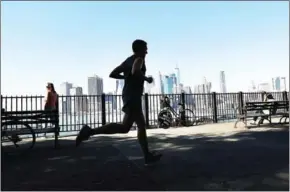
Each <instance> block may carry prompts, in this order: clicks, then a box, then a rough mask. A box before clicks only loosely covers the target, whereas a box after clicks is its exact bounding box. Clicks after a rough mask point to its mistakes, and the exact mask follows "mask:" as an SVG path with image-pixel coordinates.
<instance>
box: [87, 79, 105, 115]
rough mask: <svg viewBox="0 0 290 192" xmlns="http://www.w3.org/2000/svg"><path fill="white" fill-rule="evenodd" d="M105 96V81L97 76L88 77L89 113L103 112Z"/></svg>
mask: <svg viewBox="0 0 290 192" xmlns="http://www.w3.org/2000/svg"><path fill="white" fill-rule="evenodd" d="M102 94H103V79H102V78H101V77H99V76H97V75H95V76H92V77H88V95H89V111H90V112H93V111H100V110H101V97H100V95H102Z"/></svg>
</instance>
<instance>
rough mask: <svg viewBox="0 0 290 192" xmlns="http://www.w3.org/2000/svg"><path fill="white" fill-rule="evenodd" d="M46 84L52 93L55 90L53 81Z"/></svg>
mask: <svg viewBox="0 0 290 192" xmlns="http://www.w3.org/2000/svg"><path fill="white" fill-rule="evenodd" d="M47 86H48V87H50V89H51V91H52V92H53V93H56V91H55V89H54V85H53V83H48V85H47Z"/></svg>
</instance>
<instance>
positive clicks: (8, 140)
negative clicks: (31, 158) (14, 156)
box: [1, 109, 36, 154]
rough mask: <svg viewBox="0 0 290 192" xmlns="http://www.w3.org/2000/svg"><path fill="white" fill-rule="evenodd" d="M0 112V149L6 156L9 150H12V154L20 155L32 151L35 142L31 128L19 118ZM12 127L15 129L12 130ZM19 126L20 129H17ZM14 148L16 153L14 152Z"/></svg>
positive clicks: (3, 111)
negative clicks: (0, 113)
mask: <svg viewBox="0 0 290 192" xmlns="http://www.w3.org/2000/svg"><path fill="white" fill-rule="evenodd" d="M1 112H2V115H1V116H2V120H1V149H2V150H3V151H4V152H6V153H8V154H10V152H11V150H10V149H12V148H13V149H12V151H13V153H17V152H18V153H21V154H22V153H25V152H27V151H28V150H30V149H32V148H33V147H34V145H35V140H36V137H35V132H34V130H33V129H32V127H31V126H30V125H29V124H27V123H25V122H24V121H21V119H22V117H21V116H12V115H8V114H7V113H5V110H4V109H2V110H1ZM13 126H15V127H16V129H15V128H14V129H13ZM19 126H21V127H22V128H19ZM8 127H10V129H8ZM22 142H23V143H22ZM15 148H16V149H17V151H15Z"/></svg>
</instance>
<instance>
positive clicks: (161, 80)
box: [159, 71, 164, 94]
mask: <svg viewBox="0 0 290 192" xmlns="http://www.w3.org/2000/svg"><path fill="white" fill-rule="evenodd" d="M159 83H160V93H161V94H163V93H164V84H163V77H162V75H161V73H160V71H159Z"/></svg>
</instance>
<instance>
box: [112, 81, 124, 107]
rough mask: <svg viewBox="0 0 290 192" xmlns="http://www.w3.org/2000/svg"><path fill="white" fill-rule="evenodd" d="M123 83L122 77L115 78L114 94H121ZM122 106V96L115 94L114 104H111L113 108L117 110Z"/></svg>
mask: <svg viewBox="0 0 290 192" xmlns="http://www.w3.org/2000/svg"><path fill="white" fill-rule="evenodd" d="M124 85H125V81H124V80H122V79H120V80H119V79H117V80H116V94H117V95H122V91H123V88H124ZM122 107H123V100H122V97H119V96H116V97H115V99H114V104H113V108H114V109H117V110H121V108H122Z"/></svg>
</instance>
